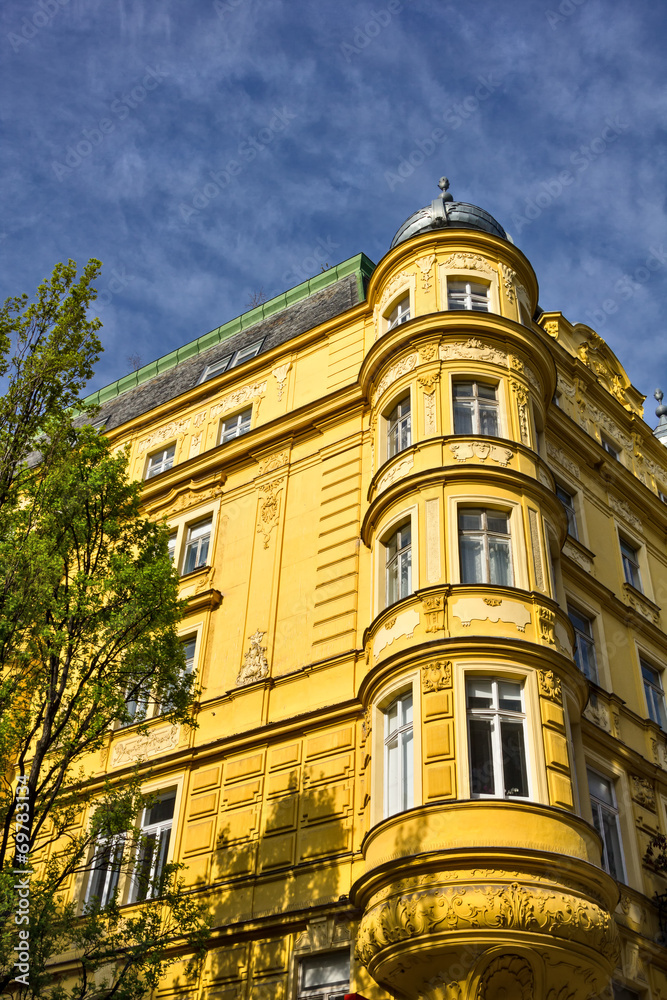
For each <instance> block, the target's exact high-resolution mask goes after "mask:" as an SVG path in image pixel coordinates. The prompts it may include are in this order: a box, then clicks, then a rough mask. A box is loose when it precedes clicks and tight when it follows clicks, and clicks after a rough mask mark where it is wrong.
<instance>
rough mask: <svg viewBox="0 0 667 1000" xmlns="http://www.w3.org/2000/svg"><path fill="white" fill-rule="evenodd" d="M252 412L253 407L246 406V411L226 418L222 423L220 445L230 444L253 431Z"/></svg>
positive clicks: (219, 433)
mask: <svg viewBox="0 0 667 1000" xmlns="http://www.w3.org/2000/svg"><path fill="white" fill-rule="evenodd" d="M252 411H253V407H252V406H246V407H245V409H243V410H238V411H237V412H236V413H232V414H231V415H230V416H228V417H225V419H224V420H222V421H221V422H220V430H219V432H218V444H228V442H229V441H234V440H235V439H236V438H239V437H242V436H243V435H244V434H248V433H249V431H250V430H251V429H252Z"/></svg>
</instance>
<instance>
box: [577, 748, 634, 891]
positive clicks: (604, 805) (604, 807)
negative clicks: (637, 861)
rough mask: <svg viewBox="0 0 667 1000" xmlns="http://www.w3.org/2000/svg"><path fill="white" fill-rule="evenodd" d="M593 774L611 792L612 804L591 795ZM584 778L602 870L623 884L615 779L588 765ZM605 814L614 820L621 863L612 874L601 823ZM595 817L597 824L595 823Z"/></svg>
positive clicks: (621, 848)
mask: <svg viewBox="0 0 667 1000" xmlns="http://www.w3.org/2000/svg"><path fill="white" fill-rule="evenodd" d="M591 773H592V774H594V775H595V776H596V777H597V778H599V779H601V780H602V781H604V782H606V783H607V784H608V785H609V788H610V790H611V799H612V802H611V803H608V802H604V801H603V800H602V799H600V798H599V797H598V796H596V795H593V793H592V792H591V787H590V777H589V775H590V774H591ZM586 776H587V778H588V795H589V798H590V802H591V810H592V812H593V826H594V827H595V829H596V830H597V831H598V833H599V835H600V838H601V840H602V859H601V861H602V868H603V869H604V871H606V872H607V873H608V874H609V875H611V876H612V878H615V879H616V881H617V882H625V881H626V879H627V876H626V865H625V852H624V850H623V831H622V828H621V816H620V810H619V808H618V799H617V796H616V779H615V778H614V777H612V776H611V775H609V774H604V773H603V772H602V771H598V770H597V769H596V768H595V767H591V766H590V764H588V765H587V766H586ZM605 812H606V813H607V814H608V815H609V816H613V817H614V819H615V826H616V833H617V836H618V845H619V854H620V862H621V871H620V872H617V873H616V874H614V873H613V872H611V871H610V868H609V861H608V855H609V851H608V847H607V841H606V835H605V832H604V824H603V823H602V814H603V813H605ZM596 815H597V822H596Z"/></svg>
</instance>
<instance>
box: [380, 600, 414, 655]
mask: <svg viewBox="0 0 667 1000" xmlns="http://www.w3.org/2000/svg"><path fill="white" fill-rule="evenodd" d="M418 625H419V612H418V611H417V609H416V608H408V610H407V611H402V612H401V614H400V615H396V617H395V618H390V619H389V621H387V622H385V624H384V627H383V628H381V629H380V631H379V632H378V634H377V635H376V636H375V639H374V640H373V656H374V657H377V656H379V655H380V653H381V652H382V650H383V649H384V648H385V646H390V645H391V643H392V642H393V641H394V639H400V638H402V637H403V636H405V637H406V638H407V639H411V638H412V636H413V634H414V631H415V629H416V628H417V626H418Z"/></svg>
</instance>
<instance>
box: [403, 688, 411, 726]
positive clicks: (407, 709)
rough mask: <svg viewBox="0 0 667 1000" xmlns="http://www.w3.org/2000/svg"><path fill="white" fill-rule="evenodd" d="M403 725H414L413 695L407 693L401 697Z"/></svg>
mask: <svg viewBox="0 0 667 1000" xmlns="http://www.w3.org/2000/svg"><path fill="white" fill-rule="evenodd" d="M401 715H402V719H401V725H405V726H408V725H412V695H411V694H406V695H404V696H403V697H402V698H401Z"/></svg>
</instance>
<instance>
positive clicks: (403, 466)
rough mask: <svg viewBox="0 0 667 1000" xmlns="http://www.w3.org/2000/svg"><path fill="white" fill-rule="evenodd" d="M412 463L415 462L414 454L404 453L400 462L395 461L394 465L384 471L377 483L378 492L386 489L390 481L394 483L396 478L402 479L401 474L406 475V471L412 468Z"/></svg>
mask: <svg viewBox="0 0 667 1000" xmlns="http://www.w3.org/2000/svg"><path fill="white" fill-rule="evenodd" d="M414 464H415V457H414V455H406V456H405V458H403V459H401V461H400V462H397V463H396V465H393V466H392V467H391V469H389V470H388V471H387V472H385V474H384V476H383V477H382V479H381V480H380V482H379V483H378V488H377V491H378V493H382V491H383V490H386V489H387V487H388V486H391V484H392V483H395V482H396V480H397V479H402V478H403V476H407V474H408V472H410V471H411V470H412V469H413V467H414Z"/></svg>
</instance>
